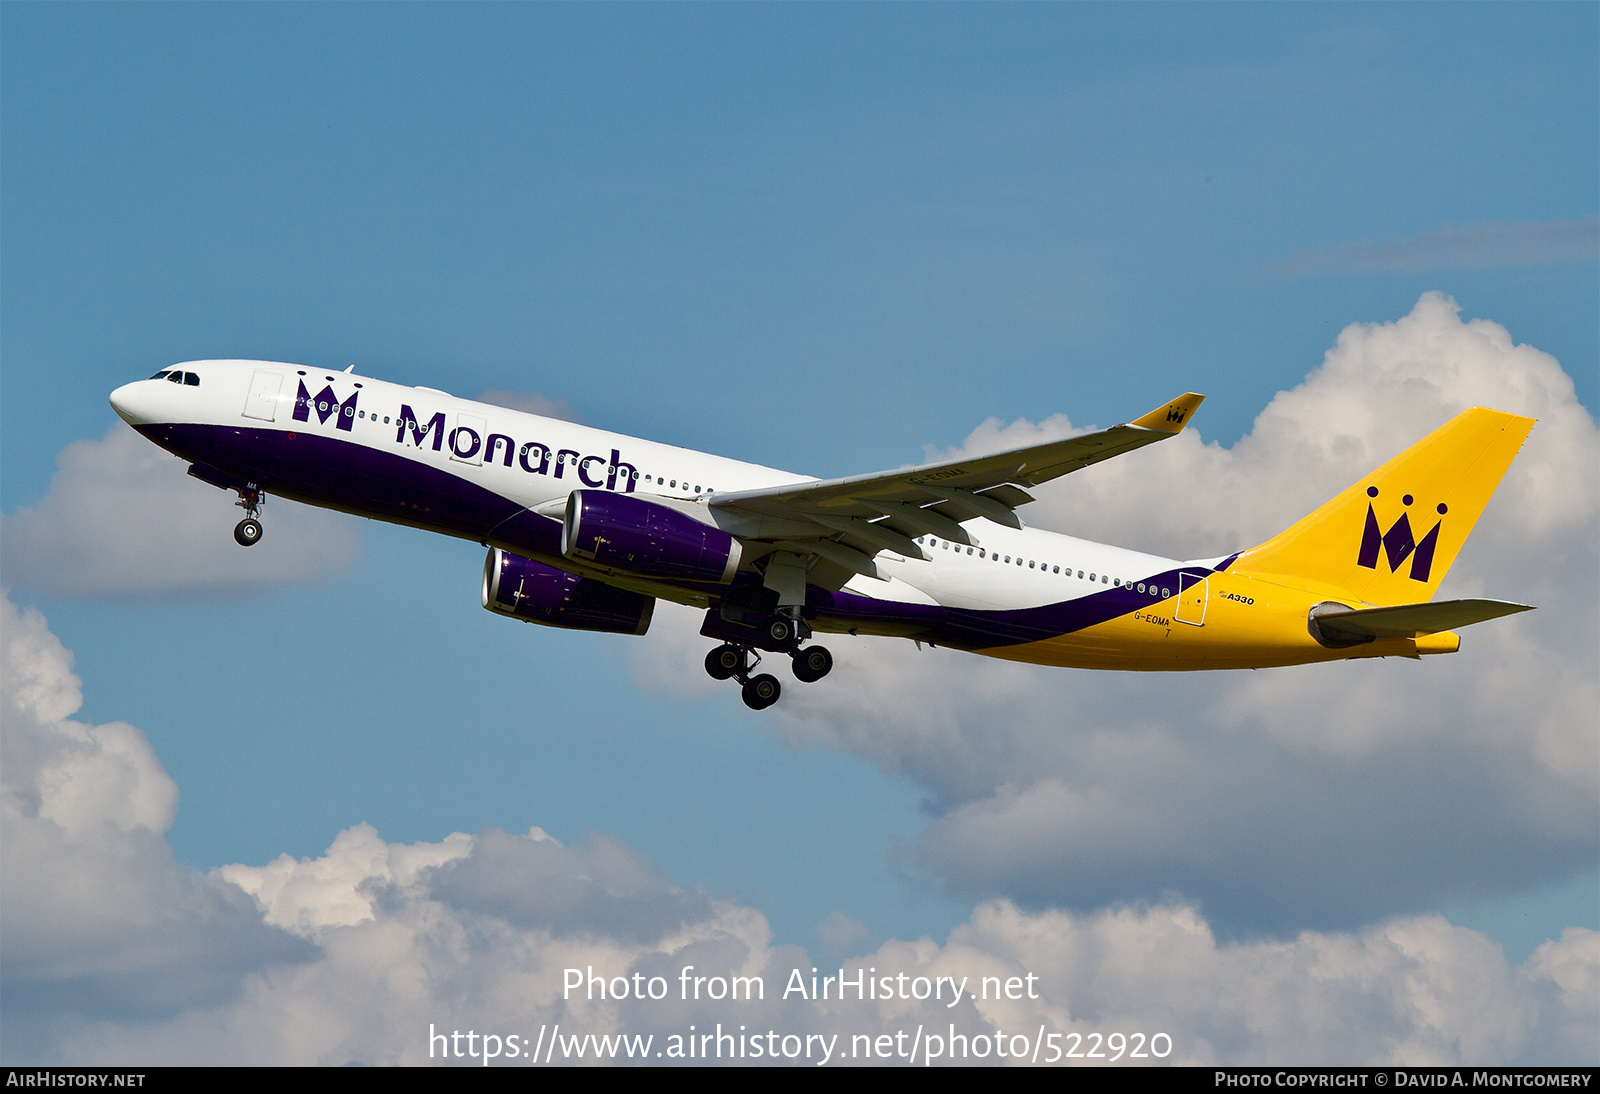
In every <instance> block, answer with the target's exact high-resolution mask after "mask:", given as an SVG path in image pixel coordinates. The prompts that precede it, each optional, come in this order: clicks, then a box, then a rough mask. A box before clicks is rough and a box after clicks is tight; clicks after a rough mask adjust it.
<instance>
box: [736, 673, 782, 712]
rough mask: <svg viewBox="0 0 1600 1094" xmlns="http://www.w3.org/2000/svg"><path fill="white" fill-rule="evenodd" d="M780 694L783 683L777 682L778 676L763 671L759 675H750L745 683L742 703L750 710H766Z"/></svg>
mask: <svg viewBox="0 0 1600 1094" xmlns="http://www.w3.org/2000/svg"><path fill="white" fill-rule="evenodd" d="M782 694H783V685H782V684H780V683H778V678H777V677H776V676H774V675H772V674H771V673H770V672H763V673H762V674H761V675H760V676H752V677H751V678H750V680H749V681H748V682H747V683H746V684H745V686H744V691H743V696H744V705H745V706H747V707H749V708H750V709H751V710H766V709H767V708H768V707H770V706H771V705H772V704H773V703H776V702H777V701H778V696H780V695H782Z"/></svg>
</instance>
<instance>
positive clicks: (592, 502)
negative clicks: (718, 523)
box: [561, 490, 741, 585]
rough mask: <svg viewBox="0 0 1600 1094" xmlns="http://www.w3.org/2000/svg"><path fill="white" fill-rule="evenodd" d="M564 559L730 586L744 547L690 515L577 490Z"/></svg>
mask: <svg viewBox="0 0 1600 1094" xmlns="http://www.w3.org/2000/svg"><path fill="white" fill-rule="evenodd" d="M561 553H562V554H563V555H565V556H566V557H568V558H574V559H585V560H588V561H591V562H595V563H597V564H599V565H601V566H613V567H615V568H616V569H619V570H626V571H628V572H629V573H635V574H640V575H641V576H646V577H661V578H674V579H677V580H680V581H714V582H717V583H718V584H721V585H726V584H727V583H728V582H730V581H732V580H733V574H734V571H735V570H737V569H738V568H739V559H740V556H741V551H740V548H739V541H738V540H736V539H734V538H733V537H732V536H730V535H729V534H728V533H726V532H724V531H722V530H721V529H720V528H715V527H713V526H711V525H709V524H704V523H702V522H700V521H698V520H696V519H695V518H694V517H692V516H690V515H689V514H688V513H683V512H679V511H678V510H677V509H673V508H671V507H670V506H666V505H658V504H656V503H655V502H649V501H645V500H644V499H643V498H637V497H632V496H630V495H628V494H614V493H611V492H610V491H607V490H574V491H573V492H572V494H571V495H570V496H569V497H568V498H567V515H566V521H565V522H564V523H563V525H562V528H561Z"/></svg>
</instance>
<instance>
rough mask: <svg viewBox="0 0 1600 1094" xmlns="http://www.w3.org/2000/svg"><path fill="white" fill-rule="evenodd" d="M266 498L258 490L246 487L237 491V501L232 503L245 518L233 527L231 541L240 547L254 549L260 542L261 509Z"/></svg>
mask: <svg viewBox="0 0 1600 1094" xmlns="http://www.w3.org/2000/svg"><path fill="white" fill-rule="evenodd" d="M266 501H267V498H266V495H265V494H263V493H262V492H261V491H260V490H257V489H256V488H255V487H253V486H247V487H245V488H243V489H241V490H240V491H239V500H238V501H236V502H234V504H235V505H237V506H238V507H239V508H241V509H243V510H244V512H245V518H244V519H243V520H241V521H240V522H239V523H238V524H236V525H234V526H233V541H234V542H235V543H237V544H238V545H239V546H241V547H254V546H255V545H256V544H257V543H260V542H261V521H260V519H259V518H260V516H261V507H262V506H263V505H265V504H266Z"/></svg>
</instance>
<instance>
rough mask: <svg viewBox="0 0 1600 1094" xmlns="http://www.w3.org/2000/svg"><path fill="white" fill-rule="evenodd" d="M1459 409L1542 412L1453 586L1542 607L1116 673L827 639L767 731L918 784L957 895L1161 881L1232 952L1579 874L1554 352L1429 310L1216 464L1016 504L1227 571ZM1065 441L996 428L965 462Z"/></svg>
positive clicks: (1569, 464) (1583, 823)
mask: <svg viewBox="0 0 1600 1094" xmlns="http://www.w3.org/2000/svg"><path fill="white" fill-rule="evenodd" d="M1472 405H1487V406H1493V407H1497V408H1500V409H1504V410H1509V411H1514V412H1517V413H1521V414H1527V415H1531V416H1533V417H1536V418H1538V419H1539V421H1538V424H1537V425H1536V426H1535V428H1534V431H1533V433H1532V435H1531V437H1530V439H1529V441H1528V443H1527V444H1526V446H1525V447H1524V449H1523V451H1522V453H1521V454H1520V455H1519V456H1518V458H1517V460H1516V462H1515V463H1514V464H1513V465H1512V468H1511V470H1510V472H1509V473H1508V474H1507V476H1506V478H1505V481H1504V482H1503V483H1502V485H1501V487H1500V489H1499V492H1498V493H1497V495H1496V496H1495V498H1494V500H1493V502H1492V503H1491V504H1490V506H1489V508H1488V510H1487V511H1486V512H1485V514H1484V515H1483V517H1482V519H1481V520H1480V522H1479V524H1478V527H1477V530H1476V531H1475V533H1474V534H1473V536H1472V538H1471V539H1470V540H1469V541H1468V543H1467V546H1466V548H1465V550H1464V551H1463V552H1462V554H1461V556H1460V558H1459V559H1458V561H1457V563H1456V565H1455V567H1454V569H1453V570H1452V571H1451V573H1450V575H1449V577H1448V578H1447V579H1446V584H1445V586H1444V588H1443V589H1442V590H1441V593H1440V595H1441V596H1442V597H1451V596H1476V595H1487V596H1494V597H1500V598H1505V599H1511V600H1520V601H1522V602H1524V603H1531V604H1535V605H1538V606H1539V609H1538V611H1536V612H1532V613H1527V614H1525V615H1521V616H1518V617H1516V618H1513V619H1502V620H1497V621H1494V622H1491V623H1486V624H1481V625H1479V626H1476V627H1472V628H1468V629H1467V630H1466V631H1465V632H1464V634H1463V648H1462V651H1461V652H1460V653H1458V654H1455V655H1453V656H1449V657H1439V658H1431V659H1429V660H1427V661H1423V662H1420V663H1417V662H1410V661H1399V662H1387V661H1386V662H1348V663H1335V664H1329V665H1318V666H1305V667H1299V668H1287V669H1273V670H1265V671H1261V672H1226V673H1190V674H1172V673H1156V674H1135V673H1127V674H1122V673H1109V672H1082V671H1073V670H1062V669H1042V668H1034V667H1030V666H1023V665H1016V664H1010V663H1006V662H997V661H992V660H988V659H983V658H977V657H973V656H971V655H968V654H962V653H957V652H951V651H944V650H929V649H924V650H922V651H920V652H919V651H918V650H917V649H916V648H915V647H913V646H912V645H911V644H910V643H909V642H894V641H889V640H885V639H874V640H852V639H849V638H841V637H833V636H829V637H828V638H827V639H826V641H827V644H828V645H829V647H830V648H832V649H833V651H834V653H835V655H836V657H837V659H838V667H837V668H836V669H835V670H834V672H833V674H832V675H831V676H830V677H829V678H828V679H827V680H826V681H824V682H822V683H819V684H817V685H811V686H806V685H798V684H796V685H792V686H788V687H786V691H785V694H784V698H783V701H782V702H781V703H780V704H779V705H778V706H777V707H774V708H773V710H772V712H771V713H770V714H768V715H765V716H762V717H761V718H760V719H757V721H758V722H759V724H761V725H764V726H766V727H767V728H768V729H769V731H770V732H772V733H774V734H775V735H777V736H778V737H779V738H780V739H781V740H783V741H784V742H785V743H786V744H788V745H790V746H791V747H793V748H795V749H806V748H810V747H813V746H815V745H818V744H821V745H823V746H825V747H828V748H833V749H840V750H846V751H849V752H852V753H854V754H856V755H859V756H862V757H864V758H866V759H868V760H870V761H871V762H873V763H874V764H876V765H878V766H879V767H880V768H881V769H882V770H884V771H886V772H889V773H893V774H899V775H904V776H905V777H908V778H910V779H911V780H913V782H915V783H916V785H917V786H918V787H919V789H921V790H922V791H923V792H924V794H925V795H926V801H927V807H928V810H929V813H930V817H931V820H930V823H929V826H928V828H927V829H926V831H925V832H924V834H923V836H922V838H921V840H920V843H919V846H918V849H917V861H918V862H920V864H921V865H922V866H923V867H924V868H925V869H927V870H928V871H930V872H932V873H933V874H934V875H936V876H937V877H940V878H942V879H944V880H945V881H946V882H947V883H948V884H949V885H950V886H951V888H953V889H954V890H955V891H956V892H960V893H967V894H971V895H973V896H983V895H989V894H997V893H999V894H1006V895H1008V896H1010V897H1012V898H1015V899H1018V900H1022V901H1024V902H1026V903H1028V904H1030V905H1032V906H1038V907H1043V906H1052V905H1066V906H1070V907H1075V908H1079V909H1090V908H1095V907H1100V906H1103V905H1106V904H1110V903H1116V902H1121V901H1128V900H1150V901H1154V900H1159V899H1161V898H1162V896H1163V894H1165V893H1167V892H1170V891H1174V890H1176V891H1178V892H1181V893H1183V894H1184V895H1185V896H1186V897H1188V898H1190V899H1194V900H1198V901H1199V902H1200V905H1201V907H1202V908H1203V909H1204V910H1205V912H1206V915H1207V917H1208V918H1209V919H1210V921H1211V922H1212V923H1214V924H1217V925H1219V927H1220V928H1221V929H1223V930H1224V931H1225V932H1227V933H1228V934H1230V935H1233V934H1236V933H1238V932H1255V931H1269V932H1280V933H1281V932H1284V931H1292V930H1296V929H1300V928H1304V927H1320V928H1332V927H1346V928H1348V927H1355V926H1358V925H1360V924H1362V923H1368V922H1372V921H1374V920H1377V919H1379V918H1382V917H1384V916H1388V915H1394V914H1401V913H1408V912H1414V911H1418V910H1422V909H1427V908H1431V907H1437V906H1439V904H1440V903H1441V902H1443V901H1447V900H1464V899H1477V898H1481V897H1483V896H1487V895H1504V894H1507V893H1511V892H1517V891H1520V890H1524V889H1526V888H1530V887H1533V886H1535V885H1537V884H1539V883H1541V882H1547V881H1552V880H1555V879H1562V878H1568V877H1571V876H1572V875H1573V874H1575V873H1576V872H1578V871H1581V870H1584V869H1592V867H1593V864H1594V862H1595V860H1596V857H1597V854H1600V845H1597V841H1596V831H1597V828H1600V784H1597V780H1596V777H1595V772H1596V771H1597V770H1600V753H1597V742H1596V738H1595V735H1594V725H1595V723H1596V718H1597V715H1600V686H1597V680H1596V665H1595V658H1594V651H1595V650H1596V649H1597V648H1600V634H1597V628H1596V613H1595V610H1594V607H1595V604H1596V602H1597V599H1600V591H1597V582H1596V576H1597V573H1600V557H1597V544H1600V527H1597V525H1600V509H1597V502H1600V442H1597V434H1596V430H1595V425H1594V422H1593V420H1592V419H1591V418H1590V416H1589V414H1588V413H1587V412H1586V411H1585V410H1584V408H1583V407H1582V406H1581V405H1580V404H1579V403H1578V402H1577V400H1576V398H1575V396H1574V393H1573V386H1572V381H1571V379H1570V378H1569V377H1568V376H1567V375H1566V374H1565V373H1564V372H1563V371H1562V370H1561V368H1560V366H1559V365H1558V364H1557V362H1556V361H1555V360H1554V359H1553V358H1551V357H1550V356H1549V355H1548V354H1544V353H1541V352H1540V351H1538V350H1536V349H1534V348H1532V347H1529V346H1519V345H1515V344H1514V343H1513V342H1512V341H1511V338H1510V336H1509V334H1508V333H1507V332H1506V330H1505V329H1504V328H1503V327H1500V326H1499V325H1497V324H1495V323H1491V322H1487V321H1484V320H1474V321H1471V322H1463V321H1462V320H1461V319H1460V317H1459V315H1458V314H1457V309H1456V307H1455V305H1454V303H1453V302H1452V301H1450V300H1448V299H1446V298H1444V297H1442V296H1439V295H1437V294H1431V293H1430V294H1428V295H1426V296H1424V297H1422V299H1421V300H1419V301H1418V303H1417V306H1416V307H1415V309H1414V310H1413V311H1412V312H1411V313H1410V314H1409V315H1407V316H1405V317H1404V318H1402V319H1400V320H1398V321H1396V322H1393V323H1384V324H1356V325H1353V326H1351V327H1349V328H1347V329H1346V330H1345V331H1344V332H1343V333H1341V335H1340V337H1339V339H1338V342H1337V344H1336V345H1335V346H1334V347H1333V348H1332V349H1331V350H1329V351H1328V354H1327V356H1326V358H1325V359H1324V361H1323V363H1322V365H1321V366H1320V367H1319V368H1317V369H1316V370H1315V371H1314V372H1312V374H1311V375H1310V376H1308V377H1307V379H1306V381H1305V382H1304V383H1303V384H1301V385H1300V386H1299V387H1297V388H1295V389H1294V390H1292V391H1286V392H1281V393H1279V394H1278V395H1277V397H1276V398H1274V399H1273V400H1272V402H1271V403H1270V405H1269V406H1268V407H1267V408H1266V409H1265V410H1264V411H1263V412H1262V413H1261V415H1260V416H1259V417H1258V418H1257V420H1256V423H1255V426H1254V428H1253V429H1252V431H1251V433H1250V434H1249V435H1248V436H1246V437H1244V438H1242V439H1241V440H1240V441H1239V442H1238V443H1237V444H1235V445H1234V446H1233V447H1232V448H1226V449H1225V448H1222V447H1221V446H1219V445H1217V444H1214V443H1213V444H1206V443H1204V442H1203V441H1202V439H1201V436H1200V434H1199V433H1198V432H1196V431H1194V430H1190V431H1188V432H1186V433H1184V434H1182V435H1180V436H1179V437H1177V438H1175V439H1173V440H1171V441H1167V442H1163V443H1162V444H1159V445H1154V446H1152V447H1150V448H1147V449H1144V450H1142V451H1140V452H1137V453H1133V454H1131V455H1128V456H1125V457H1122V458H1119V459H1116V460H1112V461H1108V462H1106V463H1103V464H1099V465H1096V466H1094V467H1092V468H1089V469H1086V470H1084V471H1082V472H1079V473H1077V474H1074V475H1071V476H1068V477H1067V478H1066V479H1064V480H1061V481H1060V482H1059V483H1057V484H1052V485H1050V486H1047V487H1043V488H1041V489H1040V490H1039V491H1038V493H1039V494H1040V495H1041V500H1040V501H1039V502H1038V503H1037V504H1035V505H1032V506H1030V507H1029V508H1028V510H1027V511H1026V513H1025V515H1026V516H1027V519H1028V520H1029V521H1030V522H1031V523H1033V524H1036V525H1038V526H1040V527H1045V528H1052V529H1055V530H1058V531H1063V532H1068V533H1071V534H1074V535H1079V536H1083V537H1085V538H1090V539H1095V540H1100V541H1104V542H1111V543H1117V544H1120V545H1124V546H1128V547H1134V548H1139V549H1144V550H1152V551H1156V552H1159V553H1163V554H1166V555H1169V556H1173V557H1177V558H1203V557H1208V556H1215V555H1222V554H1227V553H1229V552H1231V551H1234V550H1238V549H1241V548H1244V547H1248V546H1250V545H1252V544H1254V543H1257V542H1260V541H1262V540H1264V539H1266V538H1267V537H1269V536H1271V535H1273V534H1275V533H1276V532H1277V531H1279V530H1281V529H1282V528H1284V527H1287V526H1288V525H1289V524H1290V523H1292V522H1293V521H1295V520H1296V519H1298V518H1299V517H1300V516H1302V515H1303V514H1305V513H1307V512H1309V511H1310V510H1311V509H1313V508H1315V507H1316V506H1317V505H1319V504H1321V503H1322V502H1323V501H1325V500H1326V499H1327V498H1329V497H1331V496H1333V495H1334V494H1335V493H1337V492H1339V491H1340V490H1342V489H1344V488H1345V487H1346V486H1348V485H1349V484H1350V483H1351V482H1353V481H1355V480H1356V479H1358V478H1359V477H1360V476H1361V475H1362V474H1364V473H1366V472H1367V471H1369V470H1371V469H1372V468H1374V467H1376V466H1378V465H1379V464H1380V463H1382V462H1383V461H1385V460H1387V459H1388V458H1390V457H1391V456H1393V455H1395V454H1397V453H1398V452H1400V451H1402V450H1403V449H1405V448H1406V447H1408V446H1409V445H1410V444H1412V443H1413V442H1415V441H1416V440H1418V439H1419V438H1421V437H1422V436H1424V435H1425V434H1426V433H1428V432H1430V431H1431V430H1433V429H1434V428H1436V427H1437V426H1439V425H1441V424H1443V423H1444V422H1445V421H1447V420H1448V419H1449V418H1451V417H1452V416H1453V415H1455V414H1456V413H1458V412H1459V411H1461V410H1463V409H1465V408H1466V407H1469V406H1472ZM1199 418H1200V422H1201V423H1202V425H1203V423H1204V410H1203V409H1202V411H1201V413H1200V415H1199ZM1074 428H1075V427H1074V426H1073V424H1072V423H1071V422H1069V421H1068V420H1066V419H1065V418H1057V419H1052V420H1051V421H1049V422H1046V423H1043V424H1042V425H1034V424H1032V423H1027V422H1018V423H1013V424H1012V425H1010V426H1002V425H1000V424H999V423H994V422H990V423H985V424H984V425H982V426H980V427H979V429H977V430H976V431H975V432H974V433H973V435H972V437H971V438H969V440H968V445H967V447H968V448H969V449H970V450H974V451H983V450H992V449H994V448H997V447H1000V446H1002V445H1004V444H1012V443H1016V444H1022V443H1030V442H1034V441H1037V440H1041V439H1045V438H1048V437H1051V436H1064V435H1066V434H1068V433H1070V432H1072V431H1073V430H1074ZM658 619H659V620H661V622H662V623H663V624H664V625H663V626H662V628H661V633H660V634H659V635H655V634H653V635H652V636H651V637H650V638H648V639H646V641H645V642H644V643H642V644H641V645H639V646H638V647H636V648H635V676H636V679H637V680H639V681H640V682H641V683H644V684H646V685H647V686H649V685H651V684H656V685H666V684H667V682H669V681H670V682H671V683H670V685H669V686H671V687H672V688H674V689H676V690H678V691H680V692H684V693H691V694H703V693H710V692H711V691H714V690H715V687H714V686H712V685H710V682H709V681H707V680H704V679H702V678H701V677H703V673H700V672H699V671H698V668H697V664H696V658H697V656H698V655H699V654H700V653H702V652H703V650H704V648H705V642H704V640H703V639H697V638H693V637H691V636H690V634H691V632H690V629H689V628H688V627H687V626H684V627H683V628H682V629H681V631H680V630H678V629H675V628H674V626H673V620H672V613H666V612H659V613H658ZM691 681H693V682H691ZM723 690H724V695H725V696H726V698H727V699H729V700H731V699H732V696H731V695H729V694H728V692H727V689H723Z"/></svg>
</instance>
